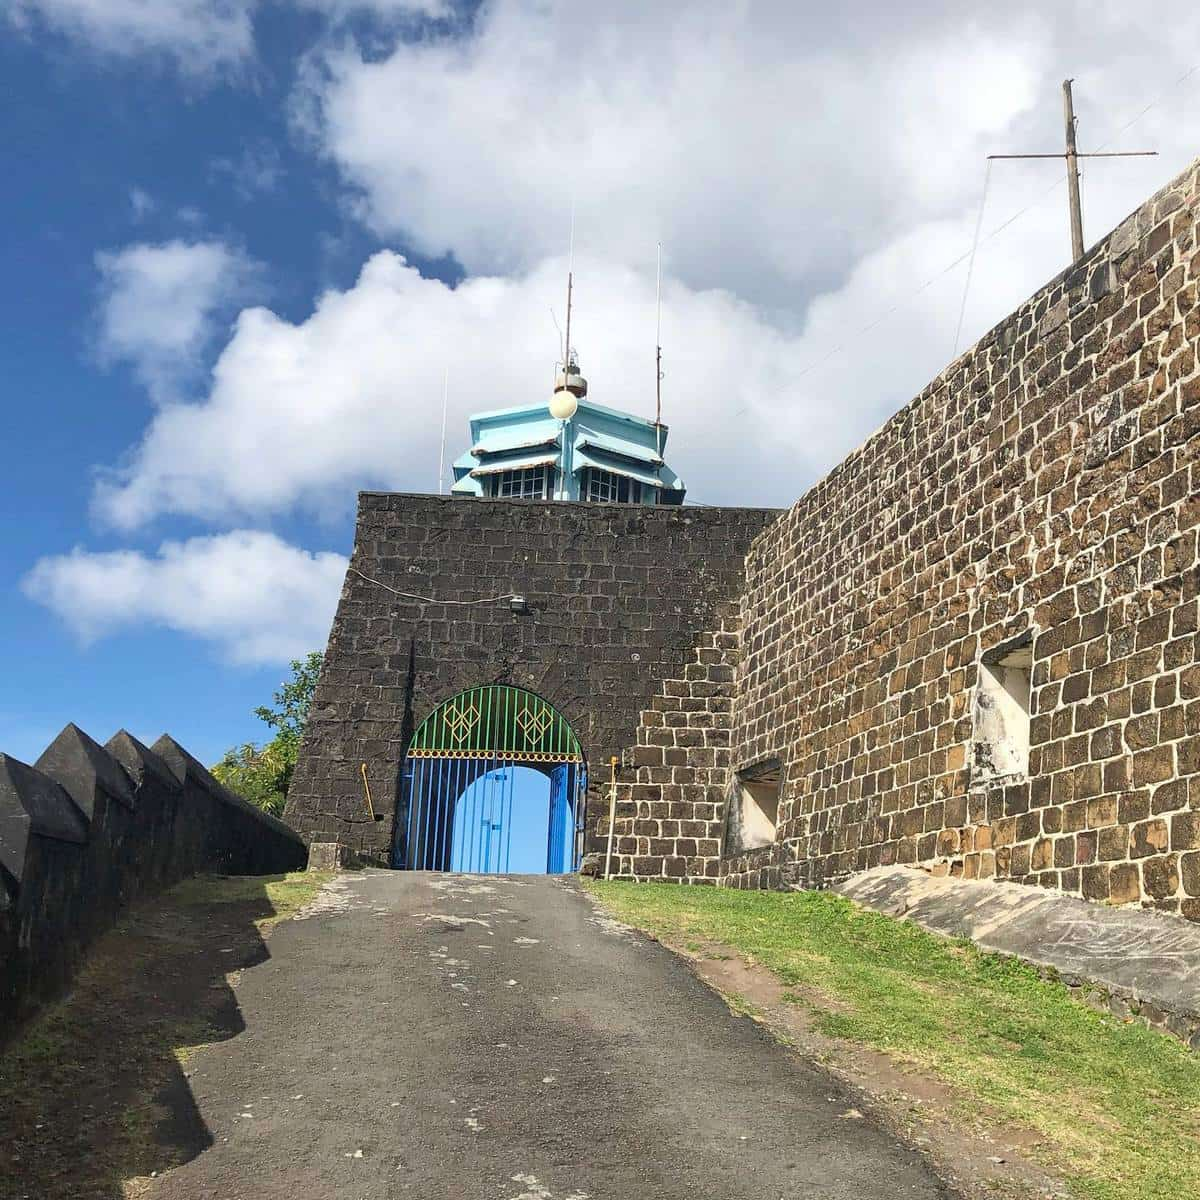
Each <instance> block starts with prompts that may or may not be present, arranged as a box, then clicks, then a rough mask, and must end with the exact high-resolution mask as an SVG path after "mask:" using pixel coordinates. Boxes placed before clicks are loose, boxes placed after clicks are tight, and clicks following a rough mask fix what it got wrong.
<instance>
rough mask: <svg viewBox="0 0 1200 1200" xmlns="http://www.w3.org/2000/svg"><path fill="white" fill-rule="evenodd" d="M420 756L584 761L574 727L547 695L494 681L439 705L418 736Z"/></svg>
mask: <svg viewBox="0 0 1200 1200" xmlns="http://www.w3.org/2000/svg"><path fill="white" fill-rule="evenodd" d="M408 752H409V754H410V755H411V756H412V757H414V758H478V757H480V756H482V755H488V756H491V757H494V758H496V759H498V760H501V761H504V762H556V763H566V762H582V761H583V752H582V750H581V749H580V746H579V741H578V739H577V738H576V737H575V734H574V733H572V732H571V727H570V726H569V725H568V724H567V722H566V721H565V720H564V719H563V718H562V717H561V716H560V715H559V713H558V712H557V711H556V710H555V709H554V708H553V707H551V706H550V705H549V704H547V703H546V701H545V700H543V699H542V698H541V696H537V695H535V694H534V693H533V692H527V691H525V690H524V689H522V688H515V687H504V686H502V685H500V684H492V685H490V686H488V687H479V688H472V689H471V690H470V691H468V692H460V693H459V694H458V695H457V696H452V697H451V698H450V699H449V700H447V701H446V702H445V703H443V704H441V705H439V706H438V707H437V708H436V709H434V711H433V712H431V713H430V714H429V716H427V717H426V718H425V720H424V721H422V722H421V724H420V725H419V726H418V727H417V731H416V733H414V734H413V740H412V744H411V745H410V746H409V748H408Z"/></svg>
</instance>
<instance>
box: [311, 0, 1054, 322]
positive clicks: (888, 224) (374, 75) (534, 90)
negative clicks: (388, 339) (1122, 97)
mask: <svg viewBox="0 0 1200 1200" xmlns="http://www.w3.org/2000/svg"><path fill="white" fill-rule="evenodd" d="M805 7H808V6H803V7H801V6H797V5H795V4H794V3H791V2H789V3H761V4H756V5H750V6H747V5H738V4H728V3H725V2H724V0H708V2H702V3H695V4H687V5H682V4H662V5H646V4H644V3H641V0H614V2H613V3H611V4H608V5H605V6H604V11H603V14H602V15H601V14H598V13H597V11H596V10H595V9H594V8H589V7H588V6H583V5H578V4H573V3H566V2H559V3H545V4H540V5H537V6H532V5H530V4H528V3H525V2H523V0H495V2H494V3H491V4H488V5H485V6H484V7H483V8H482V9H481V11H480V13H479V14H478V16H477V18H476V22H475V26H474V30H473V32H472V33H471V34H470V35H468V36H467V37H465V38H447V39H444V40H436V39H429V38H426V39H422V40H420V41H415V42H409V43H401V44H400V45H398V46H397V47H396V48H395V50H394V52H393V53H392V54H391V55H390V56H389V57H386V58H383V59H380V58H379V57H378V56H377V55H376V56H363V55H362V54H360V53H359V52H357V51H356V50H355V49H354V48H352V47H350V48H346V47H341V48H338V49H336V50H332V51H330V52H329V53H328V54H327V55H326V56H325V57H324V59H323V61H322V66H323V68H324V74H319V75H316V76H315V77H314V78H313V79H312V80H311V81H310V86H309V94H308V98H309V99H310V100H311V101H312V107H311V108H310V109H309V110H308V111H309V112H310V114H311V115H312V118H313V128H314V130H315V132H316V134H317V136H318V137H319V138H320V139H321V142H322V144H323V145H324V147H325V149H326V151H327V153H328V154H329V155H330V156H331V157H332V158H333V160H334V161H335V162H336V163H337V164H338V165H339V166H340V167H341V169H342V171H343V173H344V175H345V177H346V179H347V180H348V181H349V182H351V183H352V184H353V185H355V186H356V187H357V188H359V189H360V190H361V197H362V199H361V213H362V215H363V216H364V218H365V219H366V220H367V221H368V222H369V223H370V224H371V225H373V226H374V227H375V228H376V229H377V230H379V231H380V232H382V233H384V234H403V235H404V236H405V237H407V238H410V239H412V242H413V244H414V245H415V246H416V248H418V249H419V250H421V251H422V252H423V253H425V254H428V255H431V256H434V257H437V256H439V255H441V254H443V253H445V252H446V251H448V250H449V251H453V253H454V254H455V255H456V256H457V257H458V259H459V260H460V261H461V262H462V263H463V264H464V265H465V266H466V267H467V269H468V270H469V271H472V272H500V273H510V272H512V271H515V270H521V269H526V268H528V267H530V266H531V265H533V264H536V263H538V262H540V261H541V260H543V259H544V258H545V257H547V256H548V255H552V254H558V253H561V252H562V251H563V249H564V248H565V244H566V241H567V230H568V224H569V218H568V213H569V211H570V207H571V203H572V199H574V202H575V204H576V208H577V219H576V227H577V230H578V240H579V244H580V245H581V246H582V247H586V248H587V249H588V250H590V251H591V252H592V253H593V254H596V255H601V256H604V257H608V258H614V259H616V260H617V261H619V262H622V263H627V264H628V263H639V262H645V261H646V260H647V259H648V258H649V257H651V256H652V255H653V250H654V245H655V243H656V242H657V241H659V240H662V241H663V242H664V243H665V244H666V245H667V247H668V249H669V250H670V252H671V254H672V258H673V262H674V264H675V269H676V271H677V272H678V273H679V275H680V277H681V279H682V280H683V281H685V282H687V283H688V284H690V285H691V286H693V287H709V286H714V285H716V286H724V287H731V288H733V289H735V290H736V291H738V292H739V293H740V294H742V295H744V296H746V297H748V298H751V299H754V300H756V301H760V302H766V303H770V304H772V305H778V306H781V307H792V306H794V304H795V301H796V299H797V297H796V294H795V289H796V287H797V285H799V286H800V287H801V289H802V292H803V293H807V292H809V291H811V289H812V286H813V284H814V282H825V283H828V282H829V280H830V279H831V278H833V277H837V276H838V275H840V274H841V273H842V272H843V271H844V269H845V265H846V263H847V262H848V261H852V260H853V259H854V258H856V257H858V256H860V255H861V254H863V253H866V252H869V251H870V250H871V249H873V248H876V247H878V246H879V245H882V244H884V243H886V241H887V240H888V239H889V238H890V237H891V236H894V235H895V234H896V233H897V232H898V231H902V230H904V229H905V228H907V227H908V226H909V225H910V224H911V223H912V222H913V221H914V220H915V219H928V218H930V217H937V216H941V215H944V214H947V213H953V212H956V211H957V210H958V208H959V207H960V206H961V205H962V204H963V202H964V200H965V199H966V198H967V197H968V196H969V195H971V194H972V193H973V190H974V189H975V187H976V186H977V182H978V178H977V176H976V175H975V174H974V173H971V175H970V177H969V178H968V177H967V175H966V174H965V173H964V172H963V170H962V163H963V162H964V161H977V162H981V160H982V156H983V153H984V147H985V143H986V141H987V139H988V138H990V137H992V136H994V135H996V134H997V133H998V132H1000V131H1002V130H1004V129H1005V128H1007V127H1008V126H1009V125H1010V124H1011V123H1012V122H1013V121H1014V120H1015V119H1016V118H1018V117H1020V116H1021V115H1022V114H1023V113H1025V112H1027V111H1029V110H1030V109H1031V108H1032V107H1033V106H1034V105H1035V104H1036V103H1037V102H1038V101H1039V99H1040V97H1039V96H1038V93H1037V88H1036V85H1037V81H1038V78H1039V72H1040V69H1041V67H1042V65H1043V64H1044V62H1045V59H1046V51H1045V38H1046V30H1045V28H1044V21H1043V20H1042V18H1041V17H1040V16H1039V15H1037V13H1036V12H1032V11H1031V12H1029V13H1026V14H1024V15H1022V14H1021V13H1019V12H1017V13H1014V12H1013V11H1012V10H1011V8H1006V9H1005V13H1004V18H1003V24H1004V36H997V35H996V32H995V29H994V26H995V24H996V23H997V22H996V21H992V22H991V23H990V27H989V25H987V24H984V23H983V22H982V20H980V19H978V18H975V17H965V16H960V17H958V18H957V19H953V18H949V19H946V20H945V21H944V22H943V21H939V20H936V19H931V14H928V13H927V14H925V15H923V16H922V15H914V16H912V17H911V18H910V19H909V20H907V21H902V22H897V21H895V20H892V19H887V18H886V15H885V17H884V19H881V20H874V19H873V20H871V21H866V22H864V23H863V25H862V33H861V37H860V38H858V39H856V40H854V41H847V40H846V39H845V35H844V34H843V33H842V31H841V30H840V29H839V28H838V27H837V25H836V24H831V23H830V22H829V21H828V19H827V18H825V17H822V16H821V15H820V14H817V13H815V12H805V11H804V9H805ZM822 7H823V6H822ZM934 7H936V6H934ZM951 97H958V98H959V99H957V100H954V101H951V99H950V98H951ZM951 106H952V108H951ZM383 113H386V114H387V119H386V120H381V119H380V114H383ZM951 114H952V116H951Z"/></svg>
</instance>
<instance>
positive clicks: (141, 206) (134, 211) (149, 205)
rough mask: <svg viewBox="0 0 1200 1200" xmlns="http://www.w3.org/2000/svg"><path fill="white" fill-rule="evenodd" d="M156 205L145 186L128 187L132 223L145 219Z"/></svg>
mask: <svg viewBox="0 0 1200 1200" xmlns="http://www.w3.org/2000/svg"><path fill="white" fill-rule="evenodd" d="M157 207H158V204H157V202H156V201H155V199H154V197H153V196H152V195H150V193H149V192H148V191H146V189H145V188H140V187H131V188H130V189H129V212H130V216H131V217H132V218H133V221H134V224H138V223H139V222H141V221H143V220H145V219H146V217H148V216H149V215H150V214H151V213H152V212H153V211H154V210H155V209H156V208H157Z"/></svg>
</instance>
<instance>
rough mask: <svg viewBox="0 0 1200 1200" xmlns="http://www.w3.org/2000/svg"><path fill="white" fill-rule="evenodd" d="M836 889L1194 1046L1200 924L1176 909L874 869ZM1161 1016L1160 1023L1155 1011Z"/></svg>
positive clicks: (1198, 1021) (1199, 1033) (1198, 1022)
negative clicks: (1087, 992) (1010, 960)
mask: <svg viewBox="0 0 1200 1200" xmlns="http://www.w3.org/2000/svg"><path fill="white" fill-rule="evenodd" d="M833 890H834V891H835V892H839V893H841V895H843V896H847V897H849V898H850V899H851V900H856V901H857V902H858V903H860V904H863V905H866V906H867V907H868V908H873V909H875V910H877V911H878V912H883V913H887V914H888V915H889V916H894V917H901V918H903V919H904V920H906V921H913V922H914V923H916V924H917V925H920V926H921V927H922V928H924V929H928V930H930V931H931V932H934V933H940V934H944V935H945V936H947V937H968V938H970V939H971V940H972V941H973V942H974V943H975V944H976V945H977V946H980V947H981V948H983V949H984V950H990V951H993V952H995V953H998V954H1009V955H1012V956H1014V957H1016V958H1019V959H1021V960H1022V961H1024V962H1027V963H1030V964H1032V965H1033V966H1036V967H1040V968H1046V969H1050V970H1052V971H1053V972H1055V973H1056V974H1057V975H1058V977H1059V978H1060V979H1061V980H1062V982H1063V983H1065V984H1067V985H1068V986H1069V987H1072V988H1073V989H1080V988H1083V989H1086V988H1087V987H1088V985H1092V986H1093V987H1099V988H1102V989H1103V990H1104V991H1105V992H1106V993H1108V994H1109V996H1110V997H1117V998H1119V999H1120V1000H1121V1001H1123V1002H1124V1003H1123V1005H1122V1006H1121V1007H1118V1008H1114V1011H1123V1010H1127V1011H1130V1012H1133V1013H1135V1014H1139V1015H1143V1016H1146V1017H1147V1018H1148V1023H1151V1024H1155V1025H1162V1026H1164V1027H1165V1028H1167V1029H1168V1031H1170V1032H1172V1033H1175V1034H1176V1035H1177V1036H1180V1037H1182V1038H1183V1039H1184V1040H1185V1041H1188V1042H1189V1043H1190V1044H1192V1045H1193V1046H1196V1047H1200V927H1197V926H1196V925H1195V924H1194V923H1192V922H1191V921H1188V920H1187V919H1186V918H1184V917H1180V916H1176V915H1175V914H1172V913H1162V912H1156V911H1154V910H1152V909H1142V908H1129V907H1122V908H1112V907H1106V906H1104V905H1100V904H1095V903H1092V902H1091V901H1088V900H1081V899H1079V898H1077V897H1075V896H1068V895H1066V894H1065V893H1063V892H1057V891H1052V890H1050V889H1045V888H1031V887H1029V886H1028V885H1026V884H1020V883H997V882H984V881H977V880H964V879H956V878H951V877H944V876H943V877H937V876H932V875H929V874H927V873H926V872H925V871H922V870H919V869H914V868H912V867H901V866H894V867H877V868H875V869H874V870H870V871H864V872H863V873H862V874H860V875H855V876H853V877H852V878H850V879H847V880H845V881H844V882H842V883H839V884H835V885H834V887H833ZM1156 1012H1157V1013H1160V1014H1162V1019H1161V1020H1156V1019H1154V1017H1153V1014H1155V1013H1156Z"/></svg>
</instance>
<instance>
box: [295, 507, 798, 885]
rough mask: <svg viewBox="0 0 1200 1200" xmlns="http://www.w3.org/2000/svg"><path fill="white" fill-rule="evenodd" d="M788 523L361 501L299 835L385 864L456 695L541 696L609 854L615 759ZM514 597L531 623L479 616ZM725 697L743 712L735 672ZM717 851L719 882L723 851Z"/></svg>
mask: <svg viewBox="0 0 1200 1200" xmlns="http://www.w3.org/2000/svg"><path fill="white" fill-rule="evenodd" d="M778 515H779V514H778V512H777V511H775V510H769V509H721V508H703V507H695V508H691V507H688V508H681V507H665V506H664V507H640V506H629V505H606V504H584V503H570V502H563V501H529V500H483V499H469V500H468V499H451V498H449V497H445V496H412V495H400V494H388V493H378V492H364V493H362V494H361V495H360V496H359V508H358V522H357V528H356V532H355V540H354V552H353V556H352V558H351V561H350V570H349V571H348V572H347V575H346V582H345V585H344V587H343V590H342V595H341V599H340V602H339V604H338V609H337V614H336V616H335V618H334V622H333V628H332V630H331V633H330V638H329V645H328V649H327V652H326V656H325V664H324V667H323V669H322V672H321V676H320V679H319V681H318V683H317V688H316V691H315V693H314V696H313V703H312V706H311V709H310V713H309V721H308V727H307V730H306V732H305V738H304V743H303V746H302V747H301V752H300V758H299V762H298V763H297V767H296V773H295V776H294V778H293V781H292V785H291V788H290V791H289V796H288V808H287V813H286V820H287V821H288V823H289V824H291V825H292V826H293V827H294V828H296V829H298V830H300V831H301V832H302V834H303V835H304V837H305V839H306V840H308V841H336V842H340V843H342V844H343V845H347V846H350V847H352V848H353V849H354V850H355V851H357V852H359V853H361V854H363V855H364V856H365V857H366V858H368V859H369V860H371V861H375V862H379V863H385V864H386V863H387V862H389V861H390V855H391V847H392V838H393V825H394V820H395V815H396V807H397V801H398V800H399V799H400V797H399V796H398V789H399V782H400V774H401V768H402V765H403V762H404V756H405V753H406V751H407V748H408V743H409V740H410V739H411V737H412V734H413V732H414V730H415V729H416V726H417V725H418V724H419V723H420V722H421V721H422V720H423V719H424V718H425V717H426V716H427V715H428V714H429V713H430V712H431V711H432V710H433V709H434V708H436V707H437V705H439V704H440V703H441V702H442V701H443V700H446V699H448V698H449V697H450V696H453V695H454V694H456V693H457V692H460V691H463V690H465V689H467V688H472V687H477V686H480V685H482V684H488V683H501V684H508V685H511V686H516V687H523V688H527V689H529V690H530V691H533V692H536V693H538V694H539V695H541V696H543V697H544V698H545V699H546V700H548V701H549V702H550V703H551V704H553V705H554V706H555V708H557V709H558V710H559V711H560V712H561V713H562V714H563V716H564V717H566V719H567V720H568V721H569V722H570V723H571V726H572V728H573V729H574V731H575V734H576V736H577V737H578V738H579V740H580V742H581V743H582V745H583V748H584V752H585V754H586V756H587V760H588V766H589V795H588V831H587V834H588V836H587V844H588V848H589V849H591V850H595V849H597V848H598V847H599V845H600V842H599V840H598V833H597V822H599V821H603V822H604V830H605V831H606V829H607V811H608V780H609V759H610V758H611V757H612V756H617V757H618V758H619V759H623V760H625V761H627V760H628V758H629V753H630V750H631V748H632V747H633V746H634V744H635V743H636V741H637V729H638V721H639V713H640V712H641V710H643V709H645V708H647V707H649V706H650V705H651V704H652V703H653V702H654V700H655V698H656V697H657V696H659V695H660V693H661V692H662V691H663V689H664V687H665V686H666V685H667V683H668V681H671V680H673V679H675V678H676V677H677V676H682V675H684V674H686V672H687V668H688V665H689V664H690V663H692V662H693V660H694V658H695V655H696V653H697V646H698V645H699V644H700V643H701V642H702V641H703V640H704V639H705V638H706V636H708V631H709V630H711V629H713V628H714V627H719V625H720V623H721V619H722V616H721V614H722V613H736V610H737V605H738V600H739V597H740V595H741V592H742V588H743V586H744V582H745V576H744V572H745V556H746V552H747V550H748V549H749V546H750V543H751V541H752V540H753V538H754V537H755V536H756V535H757V534H759V533H761V532H762V530H763V529H764V528H765V527H766V526H767V525H768V524H769V523H770V522H771V521H773V520H775V519H776V517H777V516H778ZM364 576H365V578H364ZM389 589H392V590H389ZM397 593H407V594H406V595H398V594H397ZM510 593H517V594H520V595H521V596H523V597H525V600H526V606H527V611H525V612H513V611H512V609H511V608H510V606H509V604H508V602H507V600H505V599H501V600H499V601H489V602H485V603H475V602H476V601H480V600H483V601H487V599H488V598H489V597H506V596H507V595H508V594H510ZM422 597H424V598H425V599H421V598H422ZM464 601H469V602H471V603H461V602H464ZM455 602H459V603H455ZM721 686H722V687H723V688H724V689H725V705H726V710H727V712H728V706H729V705H730V703H731V699H730V696H729V694H728V692H729V688H730V687H731V686H732V674H731V673H730V675H729V677H728V679H726V680H724V681H723V683H722V684H721ZM364 764H365V766H366V772H367V780H368V784H369V786H370V789H371V796H372V799H371V805H370V808H369V807H368V801H367V797H366V793H365V789H364V787H363V777H362V770H363V766H364ZM679 770H680V771H681V772H684V773H686V772H689V771H692V770H694V768H692V767H686V766H680V768H679ZM626 774H627V773H626ZM371 809H374V812H375V816H376V817H378V818H380V819H378V820H372V816H371ZM652 828H653V831H654V836H655V839H656V847H655V848H656V851H657V852H658V853H659V855H660V858H661V857H667V856H669V857H672V858H676V857H679V858H695V857H697V855H698V853H699V847H698V846H695V845H693V844H692V843H691V841H689V840H688V837H687V836H686V835H684V834H682V833H681V832H679V830H675V831H674V837H678V838H682V839H683V844H682V846H681V848H680V850H679V853H678V854H676V852H675V848H674V846H671V847H668V846H667V845H666V843H665V838H666V836H667V835H664V834H663V832H662V829H661V827H660V826H659V825H657V824H655V825H653V827H652ZM650 830H651V826H649V825H646V826H644V827H643V830H642V837H643V838H644V839H645V849H646V853H647V855H648V854H649V852H650V851H649V836H650ZM704 848H705V850H706V851H708V858H709V859H710V860H711V864H712V865H711V867H710V868H709V869H710V870H711V872H712V874H713V876H714V877H715V873H716V865H717V848H716V846H715V844H713V845H706V846H705V847H704ZM668 851H669V853H668ZM662 870H663V868H662V865H661V862H660V863H658V864H656V870H655V873H656V874H660V873H661V872H662Z"/></svg>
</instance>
